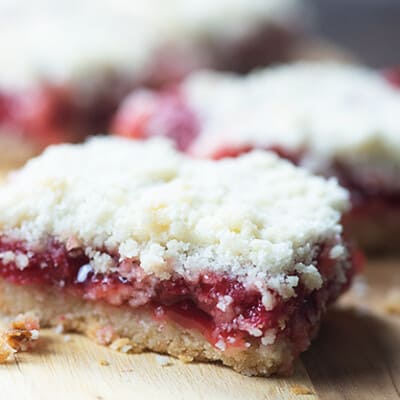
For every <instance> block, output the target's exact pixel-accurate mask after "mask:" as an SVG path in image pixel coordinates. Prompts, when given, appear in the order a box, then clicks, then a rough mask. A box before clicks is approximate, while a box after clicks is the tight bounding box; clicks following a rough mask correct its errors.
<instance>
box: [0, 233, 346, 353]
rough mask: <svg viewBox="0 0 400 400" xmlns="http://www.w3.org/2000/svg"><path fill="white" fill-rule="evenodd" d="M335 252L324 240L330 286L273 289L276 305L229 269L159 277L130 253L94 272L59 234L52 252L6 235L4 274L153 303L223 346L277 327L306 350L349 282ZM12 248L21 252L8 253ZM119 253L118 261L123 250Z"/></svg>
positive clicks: (322, 264)
mask: <svg viewBox="0 0 400 400" xmlns="http://www.w3.org/2000/svg"><path fill="white" fill-rule="evenodd" d="M329 251H330V247H328V246H322V247H320V252H319V255H318V258H317V259H316V263H317V265H318V268H319V270H320V271H321V273H322V274H323V278H324V285H323V287H322V288H321V289H320V290H317V291H312V292H309V291H308V290H307V289H306V288H305V287H304V286H302V285H299V286H298V287H297V288H296V297H293V298H291V299H289V300H288V301H284V300H283V299H282V298H281V297H279V296H278V295H277V294H276V293H273V292H271V293H270V294H271V295H272V296H273V297H274V299H275V307H274V308H273V309H272V310H266V309H265V307H264V305H263V303H262V298H261V294H260V292H259V291H258V290H256V289H255V288H254V289H251V288H246V287H244V285H243V284H242V283H241V282H239V281H238V280H237V279H234V278H231V277H228V276H225V275H217V274H215V273H212V272H211V273H210V272H207V271H205V272H204V273H203V274H201V275H200V276H199V277H198V278H197V279H196V280H195V281H188V280H185V279H184V278H183V277H182V276H178V275H176V276H174V277H172V278H170V279H168V280H160V279H158V278H156V277H154V276H151V275H145V274H144V272H143V270H142V269H141V268H140V266H139V265H138V264H137V262H136V261H133V260H124V261H122V262H120V263H119V264H118V269H117V271H118V272H114V273H110V274H108V275H103V274H98V273H94V271H93V270H92V268H91V266H90V264H89V259H88V258H87V257H86V256H85V255H84V253H83V251H82V250H81V249H74V250H72V251H67V250H66V248H65V246H64V245H62V244H60V243H57V242H55V241H49V243H48V245H47V248H46V250H45V251H43V252H34V251H30V250H29V248H28V246H27V245H26V243H24V242H10V241H8V240H6V239H5V238H2V239H1V238H0V254H2V255H3V256H2V257H1V258H0V276H1V277H2V278H4V279H5V280H7V281H8V282H10V283H12V284H16V285H38V286H40V285H45V286H51V287H55V288H59V290H61V291H66V292H68V293H70V294H72V295H76V296H80V297H82V298H84V299H86V300H88V301H104V302H106V303H109V304H112V305H115V306H128V307H131V308H137V307H146V308H149V307H150V308H151V309H152V310H153V315H154V318H155V319H156V320H161V321H162V320H164V319H169V320H172V321H174V322H175V323H177V324H179V325H180V326H182V327H184V328H189V329H195V330H197V331H198V332H200V333H201V334H202V335H203V336H204V337H205V338H206V339H207V340H208V341H209V342H210V343H212V344H213V345H215V346H216V347H218V348H219V349H226V348H233V347H240V348H243V347H246V346H249V343H254V342H257V341H260V340H261V337H262V336H263V335H264V333H265V332H266V331H268V330H270V329H274V330H275V332H276V334H277V336H282V335H284V336H286V337H289V338H290V339H291V341H292V342H293V343H294V348H293V351H294V352H295V353H299V352H301V351H303V350H304V349H305V348H306V347H307V346H308V343H309V339H310V336H311V332H312V329H313V328H314V325H315V324H316V323H317V322H318V319H319V316H320V313H321V312H322V311H323V310H324V309H325V307H326V305H327V304H328V303H329V302H331V301H333V300H334V299H335V298H336V297H337V296H338V295H339V294H340V292H341V291H342V290H344V289H345V286H346V285H347V284H346V283H342V282H339V281H338V279H337V275H336V274H337V271H336V268H335V267H336V266H335V263H334V262H332V260H331V259H330V258H329ZM7 252H11V253H7ZM7 254H8V256H7ZM10 254H11V255H14V256H15V258H12V259H9V258H8V259H7V257H9V256H10ZM113 258H114V260H115V261H116V262H117V263H118V259H119V257H118V256H115V257H113ZM21 263H22V267H23V268H21ZM17 264H18V265H19V268H18V267H17ZM352 273H353V269H351V268H349V269H347V274H348V276H347V283H348V282H349V281H350V279H351V275H352Z"/></svg>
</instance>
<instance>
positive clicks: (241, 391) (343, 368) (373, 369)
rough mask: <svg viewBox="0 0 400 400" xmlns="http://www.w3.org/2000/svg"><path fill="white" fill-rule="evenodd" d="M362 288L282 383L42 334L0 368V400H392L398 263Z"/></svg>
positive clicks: (396, 393) (397, 358)
mask: <svg viewBox="0 0 400 400" xmlns="http://www.w3.org/2000/svg"><path fill="white" fill-rule="evenodd" d="M366 281H367V283H366V284H364V283H361V284H360V283H358V284H356V285H355V288H353V289H352V291H351V292H350V293H349V294H348V295H346V296H345V298H344V299H343V300H342V301H341V303H340V305H338V306H337V307H336V308H335V309H333V310H332V311H331V312H330V313H329V314H328V316H327V318H326V319H325V321H324V323H323V325H322V329H321V334H320V336H319V338H318V339H317V340H316V341H315V342H314V344H313V345H312V347H311V349H310V350H309V351H308V352H307V353H306V354H305V355H304V356H303V357H302V360H301V361H299V362H298V363H297V365H296V369H295V373H294V375H293V376H291V377H288V378H276V377H275V378H269V379H267V378H248V377H244V376H241V375H239V374H237V373H235V372H233V371H231V370H229V369H228V368H224V367H222V366H219V365H207V364H183V363H182V362H180V361H178V360H174V359H170V358H167V360H169V362H168V364H169V363H170V365H165V359H162V361H161V360H160V358H159V357H157V356H156V355H154V354H144V355H125V354H119V353H116V352H114V351H112V350H110V349H107V348H104V347H100V346H97V345H95V344H93V343H92V342H90V341H89V340H88V339H86V338H84V337H81V336H78V335H59V334H56V333H54V332H52V331H44V332H43V334H42V337H41V339H40V342H39V346H38V347H37V349H36V350H35V351H34V352H32V353H22V354H18V355H17V356H16V357H15V359H14V360H12V361H11V362H9V363H8V364H3V365H0V399H1V400H3V399H4V400H6V399H7V400H8V399H10V400H25V399H29V400H50V399H51V400H54V399H57V400H59V399H73V400H81V399H83V400H86V399H93V400H114V399H115V400H117V399H141V400H145V399H160V400H164V399H171V400H178V399H190V400H197V399H207V400H212V399H238V400H239V399H246V400H253V399H254V400H255V399H257V400H269V399H297V400H301V399H307V400H311V399H357V400H360V399H361V400H365V399H374V400H376V399H399V398H400V314H399V315H395V314H393V315H391V314H389V313H388V311H387V306H388V305H390V304H391V302H388V296H389V295H388V293H389V291H390V290H394V289H396V287H397V289H399V290H400V260H399V261H393V260H392V261H390V260H387V261H374V262H371V263H370V264H369V265H368V267H367V271H366ZM102 364H108V365H102ZM301 392H304V393H306V392H308V394H301Z"/></svg>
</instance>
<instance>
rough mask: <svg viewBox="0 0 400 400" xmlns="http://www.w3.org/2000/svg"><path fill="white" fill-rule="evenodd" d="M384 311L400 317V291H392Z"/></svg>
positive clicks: (388, 295) (385, 303) (386, 300)
mask: <svg viewBox="0 0 400 400" xmlns="http://www.w3.org/2000/svg"><path fill="white" fill-rule="evenodd" d="M384 309H385V311H386V312H387V313H388V314H392V315H399V316H400V289H392V290H391V291H389V293H388V294H387V296H386V299H385V301H384Z"/></svg>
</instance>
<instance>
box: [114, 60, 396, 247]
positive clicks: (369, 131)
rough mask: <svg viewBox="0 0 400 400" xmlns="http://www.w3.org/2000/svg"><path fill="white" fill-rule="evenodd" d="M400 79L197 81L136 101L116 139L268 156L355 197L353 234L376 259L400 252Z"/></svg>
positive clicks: (258, 75) (285, 72) (372, 75)
mask: <svg viewBox="0 0 400 400" xmlns="http://www.w3.org/2000/svg"><path fill="white" fill-rule="evenodd" d="M397 78H398V75H396V74H395V73H390V74H383V73H381V72H378V71H375V70H372V69H368V68H366V67H364V66H358V65H345V64H336V63H318V62H317V63H295V64H289V65H286V66H278V67H273V68H266V69H264V70H260V71H257V72H254V73H252V74H250V75H248V76H246V77H240V76H237V75H233V74H222V73H213V72H201V73H194V74H193V75H192V76H190V77H188V78H187V79H186V80H184V81H183V82H182V83H181V84H179V85H177V86H173V87H171V88H169V89H166V90H163V91H160V92H159V91H148V90H145V91H143V90H142V91H137V92H133V93H132V94H131V95H130V96H129V97H127V99H126V100H125V102H124V103H123V104H122V106H121V108H120V110H119V111H118V113H117V114H116V117H115V119H114V124H113V129H112V130H113V131H115V132H116V133H117V134H119V135H122V136H126V137H131V138H146V137H150V136H155V135H163V136H167V137H169V138H171V139H173V140H174V141H175V143H176V145H177V147H178V148H179V149H180V150H183V151H185V152H187V153H189V154H191V155H192V156H195V157H206V158H222V157H227V156H236V155H239V154H241V153H243V152H246V151H249V150H251V149H254V148H259V149H269V150H273V151H275V152H276V153H278V154H279V155H280V156H282V157H285V158H287V159H289V160H291V161H292V162H294V163H296V164H299V165H302V166H304V167H307V168H308V169H309V170H311V171H312V172H314V173H317V174H320V175H324V176H336V177H337V178H338V179H339V181H340V183H341V184H342V185H344V186H345V187H346V188H347V189H349V191H350V193H351V200H352V206H353V207H352V210H351V212H350V213H348V214H347V215H346V216H345V225H346V227H347V228H348V229H349V232H350V233H352V234H353V235H354V237H356V238H357V240H358V241H359V243H360V244H361V245H362V246H363V247H364V248H365V249H368V250H384V249H398V247H399V243H400V242H399V239H398V238H399V233H400V228H399V226H400V184H399V180H398V175H399V173H400V124H399V121H398V116H399V115H400V91H399V90H398V88H397V87H396V81H397V80H398V79H397Z"/></svg>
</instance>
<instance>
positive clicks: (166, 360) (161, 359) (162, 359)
mask: <svg viewBox="0 0 400 400" xmlns="http://www.w3.org/2000/svg"><path fill="white" fill-rule="evenodd" d="M155 357H156V362H157V364H158V365H160V366H161V367H168V366H170V365H173V364H174V363H173V362H172V359H171V357H168V356H161V355H158V354H157V355H156V356H155Z"/></svg>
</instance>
